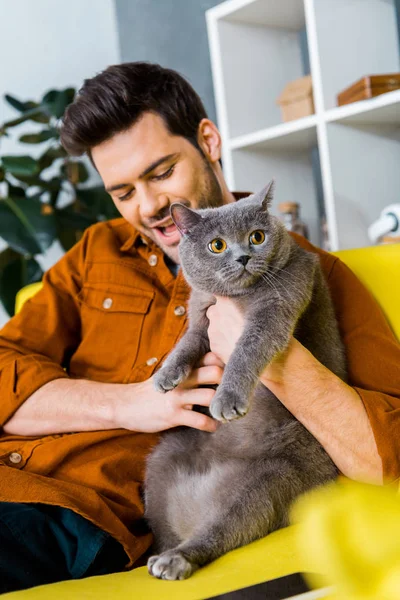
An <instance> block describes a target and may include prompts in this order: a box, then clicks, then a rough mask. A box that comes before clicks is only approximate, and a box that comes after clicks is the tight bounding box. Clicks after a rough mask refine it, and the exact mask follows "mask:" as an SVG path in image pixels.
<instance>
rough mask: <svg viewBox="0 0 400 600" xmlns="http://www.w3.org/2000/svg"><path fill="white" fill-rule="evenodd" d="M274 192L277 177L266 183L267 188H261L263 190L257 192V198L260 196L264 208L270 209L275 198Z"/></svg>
mask: <svg viewBox="0 0 400 600" xmlns="http://www.w3.org/2000/svg"><path fill="white" fill-rule="evenodd" d="M274 192H275V179H271V181H270V182H269V184H268V185H266V186H265V188H263V189H262V190H261V192H258V194H256V195H257V198H259V200H260V202H261V204H262V207H263V209H264V210H268V208H269V207H270V206H271V204H272V200H273V198H274Z"/></svg>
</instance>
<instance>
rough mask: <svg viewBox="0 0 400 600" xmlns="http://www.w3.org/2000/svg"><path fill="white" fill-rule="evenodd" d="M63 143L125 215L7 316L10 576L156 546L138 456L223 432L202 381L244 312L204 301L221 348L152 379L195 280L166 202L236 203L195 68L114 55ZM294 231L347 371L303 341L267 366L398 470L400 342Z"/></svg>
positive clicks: (344, 439) (2, 364)
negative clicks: (207, 410) (162, 383)
mask: <svg viewBox="0 0 400 600" xmlns="http://www.w3.org/2000/svg"><path fill="white" fill-rule="evenodd" d="M62 142H63V144H64V146H65V148H66V149H67V150H68V151H69V152H70V153H71V154H72V155H80V154H83V153H85V152H86V153H87V154H88V155H89V156H90V158H91V160H92V162H93V164H94V165H95V167H96V168H97V170H98V172H99V173H100V175H101V177H102V179H103V182H104V185H105V187H106V189H107V191H108V192H109V193H110V195H111V197H112V200H113V201H114V203H115V204H116V206H117V208H118V210H119V211H120V213H121V215H122V217H123V218H122V219H118V220H114V221H111V222H107V223H99V224H97V225H95V226H93V227H91V228H89V230H87V231H86V232H85V234H84V236H83V238H82V240H81V241H80V242H79V243H78V244H77V245H76V246H75V247H74V248H73V249H72V250H71V251H70V252H68V253H67V254H66V255H65V256H64V257H63V258H62V259H61V260H60V261H59V262H58V263H57V264H56V265H55V266H54V267H53V268H51V269H50V270H49V271H48V273H47V274H46V275H45V277H44V286H43V289H42V290H41V291H40V292H39V293H38V294H37V295H36V296H35V298H33V299H32V300H30V301H28V302H27V303H26V305H25V306H24V308H23V310H22V312H21V313H20V314H19V315H17V316H16V317H14V318H13V319H11V321H10V322H9V323H8V324H7V325H6V326H5V327H4V328H3V330H2V332H1V337H0V374H1V378H0V393H1V403H0V407H1V408H0V418H1V424H2V426H3V433H2V435H1V437H0V450H1V453H0V458H1V468H2V476H1V478H0V522H1V523H2V527H0V539H1V541H2V543H1V544H0V590H2V591H10V590H12V589H21V588H23V587H29V586H32V585H37V584H39V583H46V582H49V581H56V580H60V579H67V578H72V577H83V576H88V575H93V574H100V573H106V572H112V571H117V570H122V569H124V568H125V567H128V568H129V567H131V566H132V565H138V564H139V563H138V561H139V559H140V558H141V557H143V555H144V553H145V552H146V551H147V550H148V548H149V546H150V544H151V535H150V534H149V532H148V531H147V530H146V529H145V528H144V527H143V521H142V519H141V518H142V516H143V504H142V498H141V483H142V481H143V475H144V467H145V457H146V455H147V453H148V452H149V450H150V449H151V447H152V446H153V445H154V444H155V443H156V441H157V439H158V432H161V431H164V430H166V429H168V428H171V427H175V426H178V425H186V426H189V427H195V428H198V429H202V430H205V431H208V432H210V434H212V432H213V431H214V430H215V428H216V423H215V422H214V421H213V420H212V419H211V418H209V417H207V416H205V415H203V414H200V413H198V412H196V411H192V410H191V409H192V407H193V405H194V404H198V405H203V406H209V404H210V402H211V399H212V397H213V394H214V391H213V389H210V388H207V387H199V386H200V385H201V386H207V385H213V384H218V383H219V382H220V380H221V375H222V370H223V366H224V364H225V363H226V361H227V359H228V357H229V355H230V353H231V351H232V348H233V346H234V344H235V341H236V340H237V338H238V336H239V335H240V331H241V327H242V323H241V315H240V314H238V313H237V311H236V308H235V306H234V305H233V304H232V303H231V302H229V301H228V300H227V299H223V298H222V299H219V300H218V302H217V304H216V305H215V306H213V307H211V308H210V309H209V312H208V316H209V318H210V329H209V336H210V344H211V350H213V353H209V354H208V355H206V356H205V357H204V359H203V361H202V363H201V364H200V365H199V366H198V368H197V369H195V370H194V371H193V372H192V374H191V376H190V377H189V379H188V380H187V381H186V382H185V383H184V384H182V385H180V386H178V388H176V389H175V390H173V391H171V392H169V393H167V394H165V395H162V394H159V393H157V392H156V391H155V390H154V388H153V384H152V375H153V373H154V371H155V370H156V369H157V368H158V367H159V365H160V363H161V362H162V360H163V359H164V358H165V356H166V355H167V354H168V352H169V351H170V350H171V348H172V347H173V345H174V344H175V343H176V341H177V340H178V339H179V337H180V335H181V334H182V332H183V330H184V327H185V319H186V316H185V310H186V309H185V305H186V301H187V298H188V293H189V290H188V286H187V284H186V283H185V281H184V279H183V276H182V273H181V272H179V269H178V265H179V256H178V244H179V234H178V231H177V230H176V228H175V226H174V225H173V223H172V221H171V218H170V216H169V206H170V204H171V203H172V202H174V201H176V200H180V201H181V202H184V203H186V204H187V205H188V206H191V207H193V208H199V207H205V206H212V205H221V204H223V203H228V202H233V201H235V197H234V195H233V194H232V193H231V192H230V191H229V190H228V188H227V185H226V183H225V181H224V177H223V173H222V169H221V165H220V157H221V140H220V135H219V132H218V130H217V128H216V126H215V125H214V124H213V123H212V122H211V121H210V120H209V119H208V118H207V115H206V113H205V110H204V108H203V106H202V104H201V101H200V99H199V98H198V96H197V95H196V93H195V92H194V91H193V89H192V88H191V87H190V86H189V84H188V83H187V82H186V81H185V80H184V79H183V78H182V77H180V76H179V75H178V74H177V73H175V72H173V71H170V70H167V69H163V68H161V67H159V66H158V65H150V64H145V63H127V64H123V65H117V66H113V67H109V68H108V69H107V70H106V71H104V72H103V73H100V74H99V75H97V76H96V77H94V78H93V79H89V80H87V81H85V84H84V86H83V88H82V89H81V91H80V94H79V95H78V97H77V98H76V100H75V101H74V103H73V104H72V105H71V106H70V107H69V108H68V110H67V112H66V115H65V118H64V121H63V126H62ZM267 180H268V174H266V182H267ZM278 185H279V182H278ZM296 240H297V241H298V243H299V244H301V245H302V246H303V247H305V248H308V249H309V250H311V251H315V252H319V254H320V259H321V265H322V267H323V269H324V272H325V275H326V277H327V279H328V283H329V285H330V288H331V291H332V296H333V299H334V303H335V307H336V311H337V314H338V319H339V323H340V327H341V332H342V334H343V338H344V341H345V343H346V347H347V355H348V363H349V384H345V383H344V382H342V381H341V380H339V379H338V378H337V377H336V376H334V375H333V374H332V373H330V372H329V371H328V370H327V369H326V368H325V367H323V366H322V365H321V364H320V363H318V361H316V360H315V359H314V357H313V356H312V355H311V354H310V353H309V352H308V351H307V350H306V349H305V348H304V347H303V346H301V345H300V344H299V343H298V342H297V341H296V340H295V339H292V341H291V343H290V346H289V348H288V350H287V352H286V353H285V355H284V356H282V357H280V359H279V360H278V361H277V362H276V363H275V364H273V365H271V366H270V367H269V368H268V369H266V371H265V372H264V373H263V375H262V377H261V380H262V382H263V383H264V384H265V385H266V386H268V387H269V388H270V389H271V390H272V391H273V392H274V393H275V394H276V395H277V396H278V398H279V399H280V401H281V402H283V403H284V404H285V406H286V407H287V408H288V409H289V410H290V411H292V412H293V414H294V415H295V416H296V417H297V418H298V419H299V420H300V421H301V422H302V423H303V424H304V425H305V426H306V427H307V428H308V429H309V430H310V431H311V432H312V433H313V434H314V435H315V437H317V438H318V439H319V440H320V442H321V443H322V444H323V446H324V447H325V449H326V450H327V452H328V453H329V454H330V456H331V457H332V459H333V460H334V462H335V463H336V464H337V466H338V468H339V469H340V471H341V472H342V473H344V474H345V475H347V476H348V477H351V478H354V479H359V480H367V481H372V482H376V483H381V482H382V480H383V478H385V480H386V479H387V480H394V479H396V478H397V477H399V476H400V460H399V456H400V452H399V440H398V438H400V436H398V435H396V434H397V433H398V432H399V423H400V417H399V413H400V411H399V410H398V409H399V407H400V380H399V370H398V364H399V361H400V349H399V346H398V344H397V342H396V340H395V338H394V336H393V334H392V332H391V331H390V329H389V327H388V325H387V324H386V322H385V320H384V318H383V316H382V314H381V312H380V310H379V308H378V307H377V306H376V304H375V303H374V301H373V300H372V298H371V297H370V296H369V294H368V293H367V292H366V290H365V289H364V288H363V287H362V286H361V284H360V283H359V282H358V281H357V279H356V278H355V277H354V276H353V275H352V274H351V273H350V272H349V270H348V269H347V268H346V267H345V266H344V265H342V264H341V263H340V261H338V259H336V258H334V257H333V256H331V255H329V254H327V253H323V252H322V251H319V250H317V249H315V248H314V247H312V246H311V245H310V244H308V243H307V242H306V240H304V239H302V238H300V237H296ZM366 321H367V322H366ZM5 549H7V555H6V554H5Z"/></svg>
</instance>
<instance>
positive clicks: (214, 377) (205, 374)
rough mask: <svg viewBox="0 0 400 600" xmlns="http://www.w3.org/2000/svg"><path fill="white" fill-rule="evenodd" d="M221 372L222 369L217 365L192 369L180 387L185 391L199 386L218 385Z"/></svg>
mask: <svg viewBox="0 0 400 600" xmlns="http://www.w3.org/2000/svg"><path fill="white" fill-rule="evenodd" d="M223 372H224V371H223V369H222V367H219V366H217V365H211V366H207V367H200V368H198V369H194V370H193V371H192V372H191V373H190V375H189V377H188V378H187V379H186V381H184V382H183V383H182V384H181V387H183V388H186V389H187V388H193V387H197V386H199V385H218V384H220V383H221V379H222V375H223Z"/></svg>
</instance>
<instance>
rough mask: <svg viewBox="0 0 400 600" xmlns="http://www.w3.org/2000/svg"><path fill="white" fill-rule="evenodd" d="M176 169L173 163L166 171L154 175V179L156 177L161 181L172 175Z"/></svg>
mask: <svg viewBox="0 0 400 600" xmlns="http://www.w3.org/2000/svg"><path fill="white" fill-rule="evenodd" d="M174 169H175V165H172V167H170V168H169V169H168V170H167V171H165V172H164V173H161V175H154V176H153V179H155V180H156V181H159V180H161V179H167V178H168V177H170V176H171V175H172V173H173V172H174Z"/></svg>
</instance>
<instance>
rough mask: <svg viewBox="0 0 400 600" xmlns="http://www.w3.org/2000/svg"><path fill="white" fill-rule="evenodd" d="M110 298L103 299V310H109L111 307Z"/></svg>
mask: <svg viewBox="0 0 400 600" xmlns="http://www.w3.org/2000/svg"><path fill="white" fill-rule="evenodd" d="M112 303H113V301H112V298H104V300H103V308H111V307H112Z"/></svg>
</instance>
